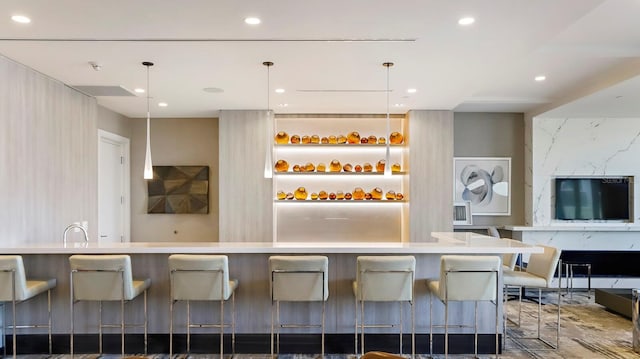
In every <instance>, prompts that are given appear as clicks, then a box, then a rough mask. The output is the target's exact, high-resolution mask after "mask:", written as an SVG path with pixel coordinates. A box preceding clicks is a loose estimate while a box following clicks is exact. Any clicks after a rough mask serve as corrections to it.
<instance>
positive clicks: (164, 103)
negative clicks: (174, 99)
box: [158, 102, 169, 107]
mask: <svg viewBox="0 0 640 359" xmlns="http://www.w3.org/2000/svg"><path fill="white" fill-rule="evenodd" d="M158 106H160V107H167V106H169V104H168V103H166V102H158Z"/></svg>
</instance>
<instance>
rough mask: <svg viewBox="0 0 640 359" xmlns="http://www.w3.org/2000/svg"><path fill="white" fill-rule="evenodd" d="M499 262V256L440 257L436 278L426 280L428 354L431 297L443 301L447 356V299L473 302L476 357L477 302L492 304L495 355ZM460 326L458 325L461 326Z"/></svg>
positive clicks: (430, 338) (431, 348)
mask: <svg viewBox="0 0 640 359" xmlns="http://www.w3.org/2000/svg"><path fill="white" fill-rule="evenodd" d="M501 269H502V262H501V259H500V257H498V256H468V255H466V256H465V255H444V256H442V257H441V258H440V278H439V280H429V279H428V280H427V287H428V288H429V291H430V292H431V296H430V297H429V353H430V354H431V355H433V327H434V325H433V297H434V296H436V297H437V298H438V299H440V301H441V302H442V303H443V304H444V356H445V358H446V357H448V355H449V302H463V301H473V302H474V316H473V322H474V323H473V328H474V353H475V357H476V358H477V357H478V302H481V301H491V302H494V303H495V309H496V310H495V313H496V317H495V319H496V320H495V325H496V328H495V334H496V348H495V349H496V357H497V356H498V353H499V345H500V339H499V328H500V322H499V320H500V319H499V318H500V315H499V314H500V311H499V308H498V304H499V302H498V298H499V294H498V290H499V289H500V285H499V278H500V271H501ZM461 326H462V325H458V327H461Z"/></svg>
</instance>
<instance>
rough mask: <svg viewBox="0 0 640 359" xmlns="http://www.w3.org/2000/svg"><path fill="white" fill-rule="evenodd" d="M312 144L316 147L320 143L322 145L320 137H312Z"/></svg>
mask: <svg viewBox="0 0 640 359" xmlns="http://www.w3.org/2000/svg"><path fill="white" fill-rule="evenodd" d="M311 143H313V144H314V145H317V144H318V143H320V136H318V135H311Z"/></svg>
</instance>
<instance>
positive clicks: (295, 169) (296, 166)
mask: <svg viewBox="0 0 640 359" xmlns="http://www.w3.org/2000/svg"><path fill="white" fill-rule="evenodd" d="M293 172H302V170H301V169H300V165H293Z"/></svg>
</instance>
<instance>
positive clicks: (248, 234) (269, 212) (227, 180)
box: [219, 110, 273, 242]
mask: <svg viewBox="0 0 640 359" xmlns="http://www.w3.org/2000/svg"><path fill="white" fill-rule="evenodd" d="M219 121H220V123H219V128H220V130H219V134H220V136H219V146H220V147H219V151H220V152H219V153H220V162H219V186H220V194H219V208H220V217H219V223H220V242H271V241H272V240H273V194H272V179H270V178H269V179H267V178H264V167H265V156H266V150H267V145H268V144H270V143H271V141H272V132H273V131H272V129H273V122H272V119H270V118H269V117H268V116H267V112H266V111H265V110H262V111H227V110H224V111H220V118H219ZM271 165H272V164H271Z"/></svg>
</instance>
